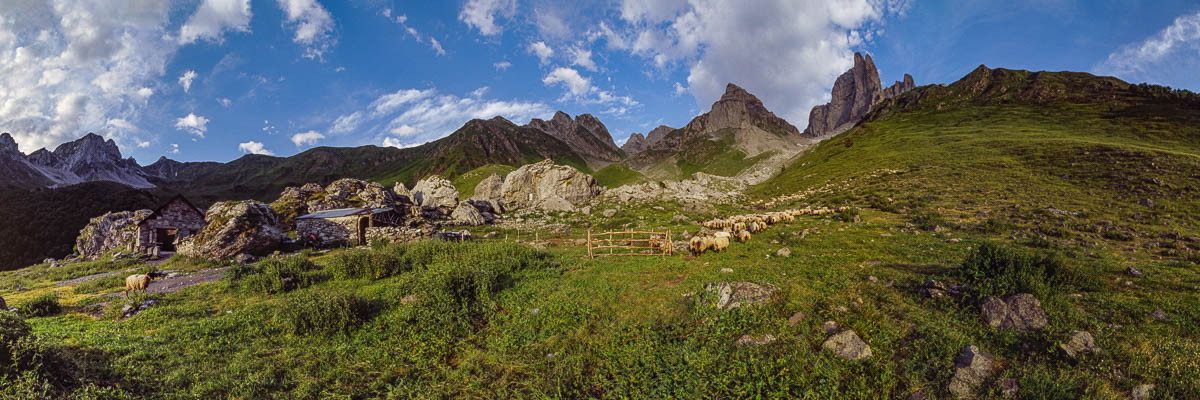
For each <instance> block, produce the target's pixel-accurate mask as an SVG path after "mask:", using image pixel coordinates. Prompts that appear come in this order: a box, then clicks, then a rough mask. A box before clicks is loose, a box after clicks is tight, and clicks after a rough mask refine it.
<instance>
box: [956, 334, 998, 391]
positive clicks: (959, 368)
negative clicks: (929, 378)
mask: <svg viewBox="0 0 1200 400" xmlns="http://www.w3.org/2000/svg"><path fill="white" fill-rule="evenodd" d="M994 367H995V359H994V358H993V357H992V355H991V354H988V352H986V351H983V350H980V349H979V348H978V347H975V345H971V346H967V347H966V348H964V349H963V350H962V352H961V353H959V354H958V357H956V358H955V359H954V377H952V378H950V387H949V388H948V389H949V391H950V394H952V395H954V397H955V398H958V399H968V398H973V397H975V390H976V389H977V388H978V387H979V386H980V385H982V384H983V383H984V382H985V381H986V380H987V379H988V378H989V377H990V376H991V375H992V369H993V368H994Z"/></svg>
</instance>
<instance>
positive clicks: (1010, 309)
mask: <svg viewBox="0 0 1200 400" xmlns="http://www.w3.org/2000/svg"><path fill="white" fill-rule="evenodd" d="M979 308H980V310H981V315H980V316H981V317H982V318H983V320H984V322H987V324H988V326H991V327H992V328H996V329H1015V330H1017V331H1019V332H1026V331H1031V330H1037V329H1042V328H1045V327H1047V326H1049V325H1050V321H1049V319H1047V317H1046V312H1045V311H1044V310H1042V303H1041V302H1039V301H1038V299H1037V298H1036V297H1033V295H1032V294H1029V293H1021V294H1015V295H1012V296H1009V297H1008V298H1006V299H1003V300H1001V299H1000V298H998V297H996V296H988V297H986V298H984V299H983V303H981V304H980V305H979Z"/></svg>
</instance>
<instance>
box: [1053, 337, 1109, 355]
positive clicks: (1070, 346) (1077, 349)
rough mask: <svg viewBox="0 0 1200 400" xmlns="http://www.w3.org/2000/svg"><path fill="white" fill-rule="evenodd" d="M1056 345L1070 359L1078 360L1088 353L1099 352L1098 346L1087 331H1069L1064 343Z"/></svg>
mask: <svg viewBox="0 0 1200 400" xmlns="http://www.w3.org/2000/svg"><path fill="white" fill-rule="evenodd" d="M1058 347H1059V348H1060V349H1062V351H1063V353H1066V354H1067V357H1070V358H1071V359H1072V360H1078V359H1080V358H1083V357H1085V356H1087V355H1089V354H1098V353H1100V346H1097V345H1096V340H1095V339H1093V338H1092V334H1091V333H1090V332H1087V331H1074V332H1071V336H1070V339H1069V340H1067V342H1066V343H1063V344H1060V345H1058Z"/></svg>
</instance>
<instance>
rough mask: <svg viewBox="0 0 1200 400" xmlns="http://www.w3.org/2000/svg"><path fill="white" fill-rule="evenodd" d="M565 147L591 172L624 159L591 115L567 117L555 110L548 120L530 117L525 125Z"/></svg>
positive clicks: (598, 122)
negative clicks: (577, 156)
mask: <svg viewBox="0 0 1200 400" xmlns="http://www.w3.org/2000/svg"><path fill="white" fill-rule="evenodd" d="M526 127H528V128H533V129H537V130H539V131H542V133H545V134H547V135H550V136H553V137H554V138H556V139H558V140H561V141H562V142H563V143H566V144H567V147H568V148H570V149H571V151H573V152H575V154H578V155H579V156H580V157H583V159H584V160H587V162H588V165H589V166H591V167H592V168H593V169H600V168H603V167H604V166H606V165H608V164H612V163H614V162H618V161H621V158H623V157H624V154H623V151H622V150H621V148H619V147H617V145H616V143H614V142H613V138H612V135H611V134H609V133H608V128H607V127H605V126H604V124H603V123H601V122H600V120H599V119H596V117H594V116H592V115H591V114H579V116H578V117H575V118H571V116H570V115H567V113H564V112H562V111H559V112H557V113H554V117H553V118H551V119H550V120H549V121H544V120H541V119H537V118H534V119H533V120H532V121H529V124H528V125H526Z"/></svg>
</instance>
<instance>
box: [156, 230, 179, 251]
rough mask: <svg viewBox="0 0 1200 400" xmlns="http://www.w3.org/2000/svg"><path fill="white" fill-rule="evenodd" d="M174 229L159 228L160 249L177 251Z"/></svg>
mask: <svg viewBox="0 0 1200 400" xmlns="http://www.w3.org/2000/svg"><path fill="white" fill-rule="evenodd" d="M176 233H177V232H176V230H174V229H161V228H160V229H158V232H157V236H158V251H175V235H176Z"/></svg>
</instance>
